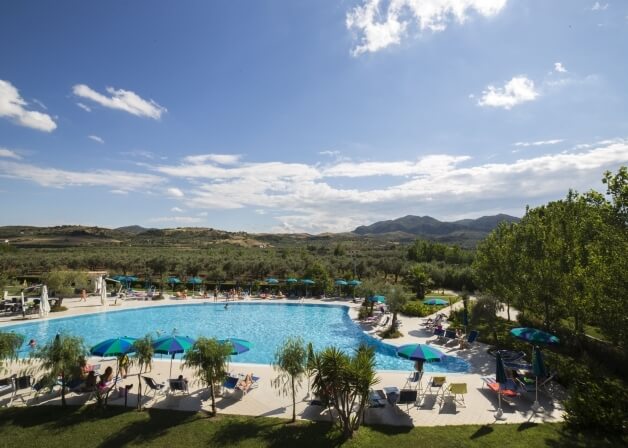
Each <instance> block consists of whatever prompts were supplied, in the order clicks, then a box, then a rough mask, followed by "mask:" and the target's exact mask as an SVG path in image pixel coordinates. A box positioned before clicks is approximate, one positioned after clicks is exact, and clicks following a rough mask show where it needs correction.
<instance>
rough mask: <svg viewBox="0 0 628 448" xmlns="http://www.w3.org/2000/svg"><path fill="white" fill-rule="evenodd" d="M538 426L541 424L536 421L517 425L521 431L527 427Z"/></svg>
mask: <svg viewBox="0 0 628 448" xmlns="http://www.w3.org/2000/svg"><path fill="white" fill-rule="evenodd" d="M537 426H539V424H538V423H534V422H523V423H522V424H520V425H519V426H517V431H518V432H521V431H525V430H526V429H531V428H536V427H537Z"/></svg>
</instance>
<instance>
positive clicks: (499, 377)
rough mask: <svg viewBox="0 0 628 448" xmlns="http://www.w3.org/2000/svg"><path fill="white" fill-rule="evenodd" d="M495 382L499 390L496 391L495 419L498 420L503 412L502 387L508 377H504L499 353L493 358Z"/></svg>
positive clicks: (502, 363)
mask: <svg viewBox="0 0 628 448" xmlns="http://www.w3.org/2000/svg"><path fill="white" fill-rule="evenodd" d="M495 381H496V382H497V384H499V389H498V390H497V403H498V405H497V412H496V413H495V418H496V419H497V420H500V419H501V418H502V415H503V414H504V411H503V410H502V386H504V385H505V384H506V383H507V382H508V377H507V376H506V368H505V367H504V361H502V355H501V353H500V352H499V351H498V352H497V356H496V357H495Z"/></svg>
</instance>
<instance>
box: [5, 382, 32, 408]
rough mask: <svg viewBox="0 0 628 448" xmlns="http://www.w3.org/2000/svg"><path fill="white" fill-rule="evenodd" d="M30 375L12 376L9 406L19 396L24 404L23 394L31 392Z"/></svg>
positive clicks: (26, 394)
mask: <svg viewBox="0 0 628 448" xmlns="http://www.w3.org/2000/svg"><path fill="white" fill-rule="evenodd" d="M32 380H33V379H32V377H31V376H30V375H25V376H20V377H16V378H13V395H12V396H11V400H10V401H9V406H11V404H12V403H13V400H15V399H16V398H19V399H20V400H22V402H23V403H24V404H26V399H25V398H24V397H25V396H28V395H30V394H31V393H33V392H34V391H33V388H32Z"/></svg>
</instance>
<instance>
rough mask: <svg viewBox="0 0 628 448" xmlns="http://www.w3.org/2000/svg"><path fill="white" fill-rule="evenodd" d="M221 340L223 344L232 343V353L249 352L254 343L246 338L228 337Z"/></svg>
mask: <svg viewBox="0 0 628 448" xmlns="http://www.w3.org/2000/svg"><path fill="white" fill-rule="evenodd" d="M219 342H222V343H223V344H230V345H231V354H232V355H239V354H240V353H244V352H248V351H249V350H251V348H253V344H251V343H250V342H249V341H247V340H244V339H236V338H228V339H222V340H221V341H219Z"/></svg>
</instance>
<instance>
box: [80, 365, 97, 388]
mask: <svg viewBox="0 0 628 448" xmlns="http://www.w3.org/2000/svg"><path fill="white" fill-rule="evenodd" d="M96 380H97V378H96V372H94V371H93V370H90V372H89V373H88V374H87V378H85V382H84V383H83V387H82V389H83V390H84V391H86V392H88V391H91V390H94V388H95V387H96Z"/></svg>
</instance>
